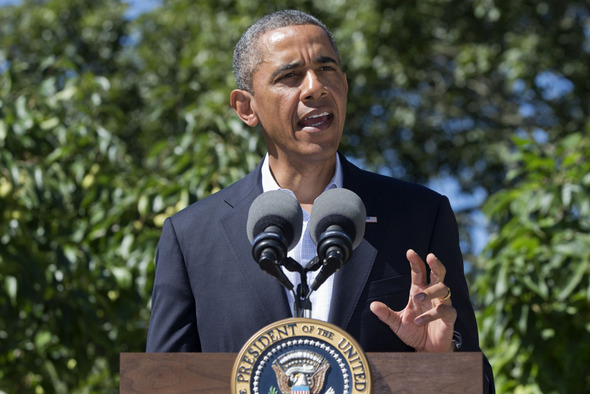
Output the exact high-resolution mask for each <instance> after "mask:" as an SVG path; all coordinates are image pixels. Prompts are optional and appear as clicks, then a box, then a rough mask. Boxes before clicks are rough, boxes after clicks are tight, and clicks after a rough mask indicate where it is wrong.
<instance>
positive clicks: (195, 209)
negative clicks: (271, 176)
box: [172, 170, 262, 223]
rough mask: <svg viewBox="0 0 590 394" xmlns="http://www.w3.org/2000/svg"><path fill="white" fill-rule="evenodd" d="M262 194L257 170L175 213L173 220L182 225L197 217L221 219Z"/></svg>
mask: <svg viewBox="0 0 590 394" xmlns="http://www.w3.org/2000/svg"><path fill="white" fill-rule="evenodd" d="M261 192H262V186H261V183H260V182H259V181H258V180H257V175H256V170H254V171H252V172H251V173H250V174H248V175H247V176H246V177H244V178H243V179H241V180H239V181H237V182H235V183H233V184H231V185H229V186H227V187H225V188H223V189H221V190H219V191H217V192H216V193H213V194H211V195H209V196H207V197H205V198H203V199H201V200H199V201H196V202H194V203H192V204H191V205H189V206H188V207H186V208H184V209H182V210H180V211H179V212H177V213H175V214H174V215H173V216H172V220H173V221H174V222H175V223H181V222H184V221H186V220H194V218H195V217H201V218H202V217H208V216H212V215H215V216H217V217H219V216H221V215H223V214H224V213H225V212H228V211H231V210H233V209H234V208H239V207H241V206H242V205H243V204H249V202H251V201H252V200H253V198H254V197H253V196H256V195H258V194H260V193H261ZM248 206H249V205H248Z"/></svg>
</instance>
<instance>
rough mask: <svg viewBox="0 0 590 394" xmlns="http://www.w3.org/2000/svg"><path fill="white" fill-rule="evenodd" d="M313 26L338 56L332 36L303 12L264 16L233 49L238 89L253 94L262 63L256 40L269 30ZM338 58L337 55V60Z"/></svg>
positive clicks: (282, 12)
mask: <svg viewBox="0 0 590 394" xmlns="http://www.w3.org/2000/svg"><path fill="white" fill-rule="evenodd" d="M298 25H315V26H319V27H321V28H322V29H323V30H324V32H326V34H327V36H328V38H329V39H330V43H331V44H332V46H333V47H334V50H335V51H336V54H337V55H338V48H337V47H336V42H335V41H334V36H333V35H332V33H331V32H330V30H328V28H327V27H326V25H324V24H323V23H322V22H321V21H320V20H319V19H317V18H316V17H314V16H311V15H309V14H306V13H305V12H301V11H296V10H283V11H277V12H274V13H272V14H269V15H266V16H264V17H262V18H261V19H259V20H258V21H257V22H256V23H254V24H253V25H252V26H250V28H249V29H248V30H246V32H245V33H244V34H243V35H242V37H241V38H240V40H239V41H238V43H237V44H236V47H235V49H234V58H233V67H234V74H235V77H236V84H237V85H238V89H243V90H246V91H248V92H250V93H252V94H254V91H253V86H252V80H253V77H254V73H255V72H256V69H257V68H258V66H259V65H260V62H261V61H262V59H261V55H260V52H259V50H258V39H259V38H260V36H262V35H263V34H265V33H266V32H269V31H271V30H275V29H280V28H282V27H288V26H298ZM339 59H340V56H339V55H338V60H339Z"/></svg>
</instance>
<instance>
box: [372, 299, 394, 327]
mask: <svg viewBox="0 0 590 394" xmlns="http://www.w3.org/2000/svg"><path fill="white" fill-rule="evenodd" d="M369 308H370V309H371V312H373V313H374V314H375V316H377V317H378V318H379V320H381V321H382V322H383V323H385V324H387V325H388V326H389V327H391V329H392V330H394V332H395V331H396V329H397V327H399V325H400V324H401V321H400V319H399V317H398V316H397V314H396V313H395V312H394V311H392V310H391V309H389V307H388V306H387V305H385V304H384V303H382V302H379V301H374V302H371V305H370V306H369Z"/></svg>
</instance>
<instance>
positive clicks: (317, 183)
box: [269, 155, 336, 212]
mask: <svg viewBox="0 0 590 394" xmlns="http://www.w3.org/2000/svg"><path fill="white" fill-rule="evenodd" d="M269 166H270V171H271V173H272V175H273V177H274V179H275V181H276V182H277V183H278V184H279V186H280V187H281V188H283V189H289V190H291V191H292V192H293V193H294V194H295V197H296V198H297V201H299V204H301V207H302V208H303V209H305V210H306V211H308V212H310V211H311V207H312V205H313V202H314V200H315V199H316V198H317V197H318V196H319V195H320V194H322V193H323V192H324V190H325V189H326V186H328V183H329V182H330V180H331V179H332V178H333V177H334V172H335V171H336V155H334V156H332V157H331V158H330V159H328V160H324V161H321V162H313V163H305V164H303V165H292V164H290V163H283V162H281V161H280V160H277V159H276V158H275V157H273V156H269Z"/></svg>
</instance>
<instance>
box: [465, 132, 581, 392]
mask: <svg viewBox="0 0 590 394" xmlns="http://www.w3.org/2000/svg"><path fill="white" fill-rule="evenodd" d="M515 143H516V145H517V146H518V148H519V149H518V150H517V151H516V152H514V153H513V154H511V155H510V156H509V158H507V162H508V163H509V165H510V168H511V170H510V172H509V174H508V177H507V180H506V186H505V188H504V189H502V190H501V191H499V192H498V193H496V194H494V195H493V196H492V197H491V198H490V199H489V201H487V202H486V204H485V206H484V209H485V211H486V213H487V214H488V215H489V216H490V219H491V221H492V222H493V223H494V224H495V225H496V226H497V231H495V232H494V235H493V236H492V238H491V240H490V243H489V244H488V246H487V249H486V251H485V263H484V266H485V270H483V271H482V272H481V273H480V275H479V276H478V279H477V282H476V290H477V294H478V300H479V303H480V304H481V305H482V306H483V308H482V310H481V313H480V316H479V321H480V323H481V334H482V335H481V336H482V345H483V346H484V348H486V349H487V350H488V354H487V355H488V356H489V357H490V361H491V363H492V365H493V367H494V370H495V374H496V385H497V387H498V389H499V391H500V392H531V393H539V392H542V393H550V392H555V393H581V392H588V391H589V390H590V343H589V342H588V341H587V340H586V338H588V337H590V324H589V322H590V291H589V289H590V280H589V278H590V248H589V245H590V160H588V158H590V123H589V124H588V125H587V126H586V130H585V132H580V133H574V134H571V135H569V136H567V137H565V138H563V139H562V140H560V141H557V142H555V143H543V144H539V143H537V142H535V141H534V140H530V139H516V140H515Z"/></svg>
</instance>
